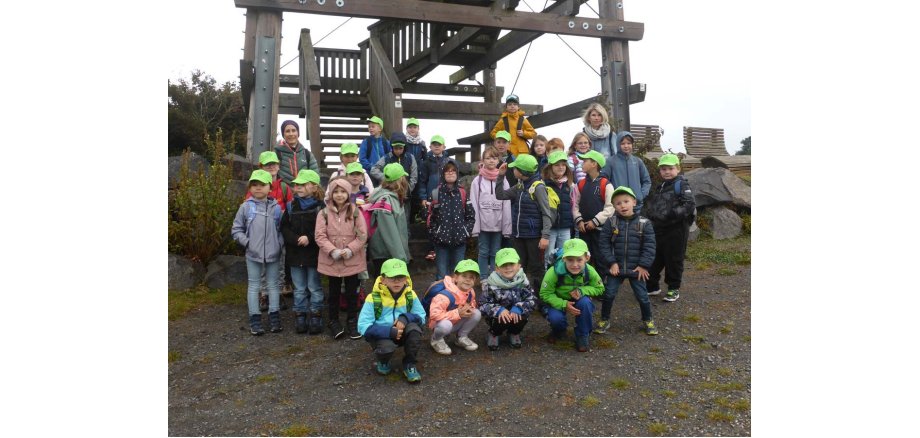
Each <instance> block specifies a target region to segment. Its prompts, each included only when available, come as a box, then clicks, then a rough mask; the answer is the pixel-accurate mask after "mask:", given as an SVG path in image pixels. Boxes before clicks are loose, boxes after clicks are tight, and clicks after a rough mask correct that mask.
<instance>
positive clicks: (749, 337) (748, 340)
mask: <svg viewBox="0 0 920 438" xmlns="http://www.w3.org/2000/svg"><path fill="white" fill-rule="evenodd" d="M741 339H744V342H751V335H747V336H745V337H743V338H741Z"/></svg>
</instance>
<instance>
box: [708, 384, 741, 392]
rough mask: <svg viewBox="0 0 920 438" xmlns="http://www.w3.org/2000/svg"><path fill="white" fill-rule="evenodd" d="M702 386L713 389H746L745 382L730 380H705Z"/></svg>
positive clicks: (723, 390) (724, 390)
mask: <svg viewBox="0 0 920 438" xmlns="http://www.w3.org/2000/svg"><path fill="white" fill-rule="evenodd" d="M700 387H701V388H703V389H713V390H716V391H722V392H726V391H743V390H744V389H745V386H744V384H742V383H738V382H728V383H718V382H703V383H701V384H700Z"/></svg>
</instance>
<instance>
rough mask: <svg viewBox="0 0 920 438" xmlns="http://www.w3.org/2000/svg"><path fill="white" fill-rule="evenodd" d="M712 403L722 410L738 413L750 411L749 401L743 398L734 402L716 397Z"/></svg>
mask: <svg viewBox="0 0 920 438" xmlns="http://www.w3.org/2000/svg"><path fill="white" fill-rule="evenodd" d="M713 401H714V402H715V403H716V404H717V405H719V406H721V407H723V408H727V409H731V410H734V411H738V412H747V411H750V410H751V401H750V400H748V399H744V398H743V399H739V400H736V401H731V399H729V398H727V397H718V398H716V399H715V400H713Z"/></svg>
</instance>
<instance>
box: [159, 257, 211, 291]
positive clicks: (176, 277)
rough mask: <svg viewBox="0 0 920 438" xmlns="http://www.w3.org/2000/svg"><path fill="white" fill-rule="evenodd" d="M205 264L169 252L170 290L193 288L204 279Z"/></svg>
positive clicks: (168, 273) (168, 272)
mask: <svg viewBox="0 0 920 438" xmlns="http://www.w3.org/2000/svg"><path fill="white" fill-rule="evenodd" d="M204 274H205V271H204V265H203V264H202V263H201V262H197V261H194V260H191V259H187V258H185V257H182V256H180V255H176V254H172V253H170V254H169V265H168V269H167V275H168V277H169V290H186V289H190V288H193V287H195V286H197V285H199V284H200V283H201V281H202V280H203V279H204Z"/></svg>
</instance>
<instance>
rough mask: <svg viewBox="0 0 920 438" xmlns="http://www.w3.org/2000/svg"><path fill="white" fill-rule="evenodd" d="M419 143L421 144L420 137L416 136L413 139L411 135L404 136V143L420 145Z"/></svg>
mask: <svg viewBox="0 0 920 438" xmlns="http://www.w3.org/2000/svg"><path fill="white" fill-rule="evenodd" d="M421 142H422V136H421V135H417V136H415V137H413V136H411V135H409V134H406V143H413V144H419V143H421Z"/></svg>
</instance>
